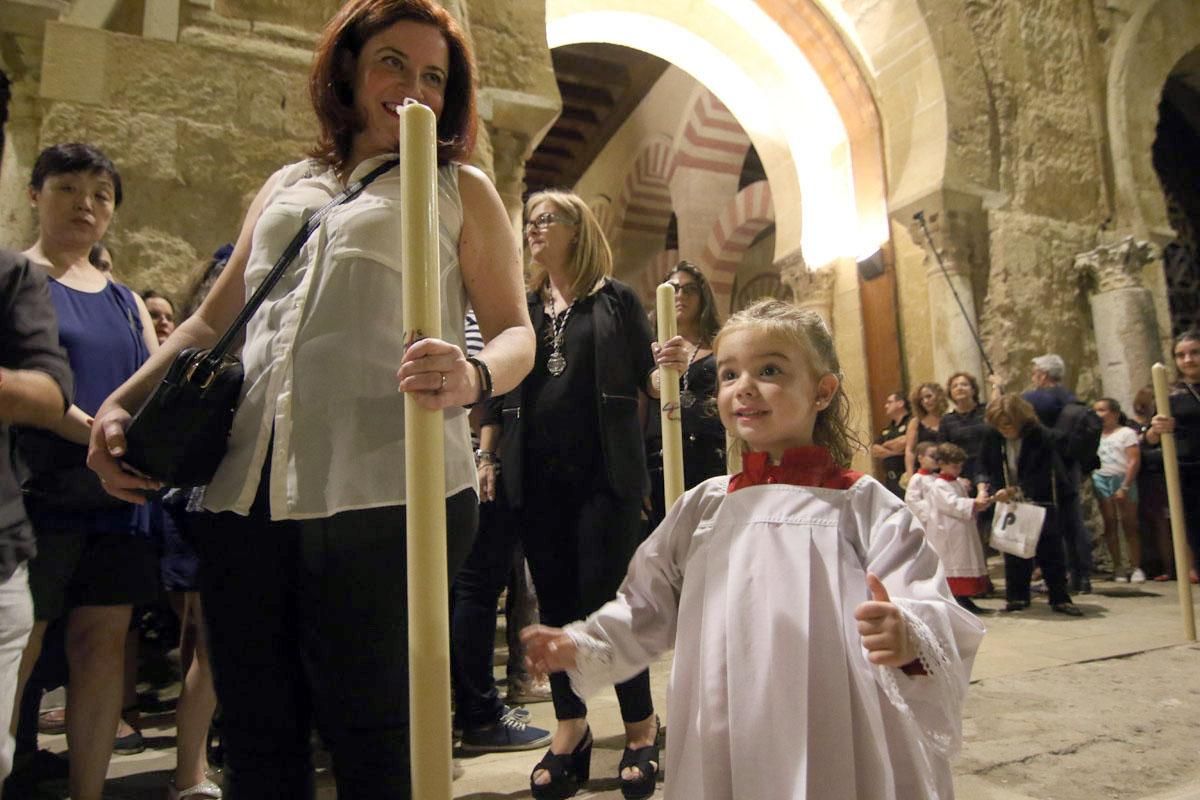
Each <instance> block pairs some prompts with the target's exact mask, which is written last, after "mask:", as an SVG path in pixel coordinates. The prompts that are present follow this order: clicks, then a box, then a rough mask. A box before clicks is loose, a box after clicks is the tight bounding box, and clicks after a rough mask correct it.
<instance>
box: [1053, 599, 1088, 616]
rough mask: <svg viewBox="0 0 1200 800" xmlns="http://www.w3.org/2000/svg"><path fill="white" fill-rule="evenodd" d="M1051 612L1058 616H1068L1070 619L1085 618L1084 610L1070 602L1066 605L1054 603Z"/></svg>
mask: <svg viewBox="0 0 1200 800" xmlns="http://www.w3.org/2000/svg"><path fill="white" fill-rule="evenodd" d="M1050 610H1051V611H1054V612H1056V613H1058V614H1066V615H1067V616H1068V617H1082V616H1083V609H1081V608H1080V607H1079V606H1077V605H1075V604H1074V603H1072V602H1069V601H1068V602H1066V603H1053V604H1051V606H1050Z"/></svg>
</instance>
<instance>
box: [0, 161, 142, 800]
mask: <svg viewBox="0 0 1200 800" xmlns="http://www.w3.org/2000/svg"><path fill="white" fill-rule="evenodd" d="M29 196H30V199H31V200H32V202H33V205H34V207H35V208H37V212H38V227H39V235H38V240H37V242H36V243H34V245H33V246H32V247H30V248H29V249H28V250H26V251H25V255H26V256H27V257H28V258H29V260H30V261H32V262H33V263H34V264H36V265H38V266H40V267H41V268H42V269H44V270H45V271H46V274H47V275H48V276H49V278H50V295H51V299H52V300H53V302H54V310H55V313H56V314H57V316H58V330H59V340H60V342H61V343H62V345H63V347H65V348H66V351H67V356H68V358H69V359H70V362H71V370H72V372H73V373H74V375H75V398H74V400H75V403H74V405H72V406H71V408H70V410H69V411H68V412H67V415H66V417H65V418H64V419H63V420H62V422H61V423H60V424H59V425H58V427H57V428H56V430H55V431H54V434H53V435H51V434H43V433H41V432H38V433H33V432H28V434H27V435H23V436H22V446H21V447H22V455H23V456H25V458H26V460H27V461H28V462H30V468H31V471H32V472H33V481H34V483H35V484H36V483H37V481H38V480H39V479H44V478H51V477H53V476H55V475H58V476H65V477H64V479H63V481H61V482H59V485H61V486H69V487H70V491H69V492H66V493H64V492H62V491H56V492H55V493H50V494H46V495H38V494H27V506H28V509H29V516H30V519H31V520H32V522H33V526H34V531H35V532H36V533H37V536H38V555H37V558H35V559H34V560H33V561H31V562H30V569H29V583H30V589H31V591H32V593H33V604H34V616H35V619H36V622H35V624H34V628H33V633H32V634H31V635H30V637H29V644H28V645H27V647H26V650H25V653H24V655H23V657H22V659H21V672H20V683H19V687H18V689H19V691H18V693H17V697H18V698H20V695H21V691H20V690H21V689H23V688H24V685H25V681H26V680H27V679H28V677H29V673H30V671H32V669H33V665H34V663H35V662H36V661H37V657H38V654H39V653H40V652H41V646H42V637H43V635H44V634H45V631H46V626H47V625H48V624H49V623H50V622H51V621H52V620H54V619H57V618H59V617H62V616H66V618H67V624H66V637H67V662H68V666H69V668H70V687H71V688H70V692H69V694H68V695H67V742H68V745H69V751H70V769H71V775H70V790H71V797H74V798H76V800H99V798H100V795H101V790H102V788H103V786H104V776H105V773H106V772H107V771H108V761H109V758H110V757H111V755H112V747H113V736H114V733H115V732H116V730H117V720H118V719H119V717H120V713H121V687H122V674H123V670H124V663H125V655H124V647H125V632H126V631H127V630H128V628H129V618H130V614H131V612H132V608H133V606H134V605H135V604H139V603H144V602H148V601H150V600H153V599H154V597H155V596H156V591H157V584H156V575H155V561H154V557H153V553H152V551H151V549H150V546H149V542H148V541H147V540H146V538H145V535H146V533H147V530H148V525H149V515H148V513H147V511H146V510H145V508H143V507H141V506H136V505H132V504H129V503H109V504H108V505H107V507H103V508H101V507H96V506H89V505H88V504H87V502H85V501H82V500H81V499H80V498H84V497H85V496H86V495H89V494H97V495H99V496H103V492H100V491H98V489H99V487H91V488H92V489H95V490H97V491H92V492H89V491H85V488H86V487H84V486H83V483H84V482H85V481H90V480H95V476H94V474H92V473H90V472H89V471H88V470H87V469H86V468H84V458H85V457H86V444H87V441H88V437H89V435H90V422H91V415H92V414H94V413H95V412H96V410H97V409H98V408H99V407H100V404H101V403H102V402H103V401H104V399H105V398H106V397H108V395H109V394H110V393H111V392H112V391H113V390H114V389H116V388H117V387H118V386H120V385H121V384H122V383H124V382H125V380H126V379H127V378H128V377H129V376H130V375H132V374H133V373H134V372H136V371H137V369H138V367H140V366H141V365H142V363H143V362H145V360H146V359H147V358H148V357H149V355H150V353H152V352H154V351H155V350H157V349H158V340H157V338H156V337H155V334H154V325H153V324H152V323H151V321H150V315H149V313H148V312H147V311H146V307H145V304H143V303H142V301H141V299H140V298H139V297H138V296H137V295H135V294H134V293H133V292H131V291H130V290H129V289H127V288H126V287H124V286H121V285H120V284H117V283H114V282H112V281H111V280H109V279H108V277H107V276H105V275H104V273H102V272H101V271H100V270H98V269H97V268H96V267H95V266H93V265H92V264H91V263H90V262H89V261H88V253H89V252H90V251H91V249H92V246H93V245H95V244H96V243H97V242H99V241H100V240H101V239H102V238H103V237H104V234H105V232H106V231H107V230H108V226H109V223H110V222H112V218H113V212H114V211H115V209H116V208H117V206H118V205H120V203H121V177H120V175H119V174H118V173H117V169H116V167H115V166H113V163H112V161H110V160H109V159H108V157H107V156H105V155H104V153H102V152H101V151H100V150H98V149H97V148H95V147H92V146H91V145H86V144H60V145H55V146H53V147H50V148H47V149H46V150H44V151H42V153H41V155H39V156H38V159H37V162H36V163H35V164H34V167H33V175H32V178H31V180H30V182H29ZM72 443H73V444H72ZM64 494H70V495H71V496H72V497H74V498H76V499H75V500H74V501H73V502H72V503H70V504H66V503H64V502H63V501H62V498H63V496H64Z"/></svg>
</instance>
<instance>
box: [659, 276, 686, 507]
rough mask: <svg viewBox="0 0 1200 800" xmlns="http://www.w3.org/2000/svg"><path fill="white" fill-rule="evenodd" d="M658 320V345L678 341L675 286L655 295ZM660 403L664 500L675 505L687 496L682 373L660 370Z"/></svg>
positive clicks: (663, 288) (660, 289)
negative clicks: (684, 481) (685, 485)
mask: <svg viewBox="0 0 1200 800" xmlns="http://www.w3.org/2000/svg"><path fill="white" fill-rule="evenodd" d="M655 300H656V316H657V317H658V343H659V344H665V343H666V341H667V340H668V339H673V338H675V335H676V325H675V287H674V286H672V285H671V284H669V283H664V284H661V285H660V286H659V287H658V291H657V293H656V295H655ZM658 375H659V404H660V407H661V409H662V411H661V413H662V459H663V499H664V500H665V502H666V507H667V508H670V507H671V506H672V505H674V503H675V501H676V500H678V499H679V496H680V495H681V494H683V421H682V409H681V408H680V406H679V373H678V372H677V371H676V370H674V369H670V368H666V369H660V370H659V371H658Z"/></svg>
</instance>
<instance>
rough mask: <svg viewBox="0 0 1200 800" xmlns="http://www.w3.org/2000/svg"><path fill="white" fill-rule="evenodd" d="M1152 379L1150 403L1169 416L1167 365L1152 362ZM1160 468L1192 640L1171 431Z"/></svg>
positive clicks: (1183, 533)
mask: <svg viewBox="0 0 1200 800" xmlns="http://www.w3.org/2000/svg"><path fill="white" fill-rule="evenodd" d="M1150 376H1151V378H1152V379H1153V382H1154V404H1155V405H1156V406H1157V407H1158V413H1159V414H1161V415H1162V416H1164V417H1168V416H1170V415H1171V399H1170V392H1169V391H1168V388H1167V368H1166V367H1164V366H1163V365H1162V364H1155V365H1154V366H1153V367H1151V368H1150ZM1162 453H1163V468H1164V469H1163V471H1164V472H1165V473H1166V478H1167V506H1168V507H1169V508H1170V510H1171V539H1172V541H1173V544H1174V550H1175V581H1176V584H1177V585H1178V587H1179V609H1180V611H1181V612H1182V614H1183V635H1184V636H1185V637H1186V638H1187V640H1188V641H1189V642H1194V641H1196V615H1195V611H1194V610H1193V608H1192V584H1191V583H1190V582H1189V581H1188V567H1189V566H1190V562H1189V560H1188V555H1187V554H1188V550H1187V524H1186V522H1185V521H1184V516H1183V492H1182V491H1181V487H1180V484H1179V458H1178V456H1177V455H1176V452H1175V434H1173V433H1164V434H1163V435H1162Z"/></svg>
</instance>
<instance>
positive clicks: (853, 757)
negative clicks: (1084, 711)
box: [523, 301, 983, 800]
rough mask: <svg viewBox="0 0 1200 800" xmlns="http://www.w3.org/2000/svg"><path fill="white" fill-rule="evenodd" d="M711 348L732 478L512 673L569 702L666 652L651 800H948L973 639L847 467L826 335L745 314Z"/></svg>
mask: <svg viewBox="0 0 1200 800" xmlns="http://www.w3.org/2000/svg"><path fill="white" fill-rule="evenodd" d="M715 349H716V355H717V375H718V399H717V403H718V409H719V411H720V416H721V421H722V423H723V424H724V425H725V427H726V429H727V430H728V431H729V432H730V433H732V434H733V435H734V436H735V437H736V438H737V439H738V440H739V444H740V445H741V446H742V449H743V453H744V455H743V464H744V470H743V471H742V472H741V473H739V474H738V475H736V476H733V477H732V478H730V477H728V476H723V477H717V478H711V479H709V480H707V481H705V482H704V483H701V484H700V485H698V486H696V487H695V488H693V489H692V490H690V491H688V492H687V493H686V494H684V496H683V497H682V498H680V500H679V501H678V502H676V503H675V505H674V507H673V508H672V509H671V511H670V513H669V514H668V515H667V517H666V519H665V520H664V521H663V523H662V525H660V526H659V527H658V529H657V530H656V531H655V532H654V533H653V534H652V535H651V536H650V538H649V539H647V540H646V542H645V543H643V545H642V546H641V548H640V549H639V550H638V552H637V554H636V555H635V556H634V559H633V561H632V562H631V564H630V567H629V572H628V575H627V576H626V579H625V582H624V583H623V584H622V586H621V589H620V591H619V592H618V595H617V597H616V599H614V600H613V601H611V602H609V603H607V604H606V605H605V606H603V607H602V608H601V609H600V610H599V611H597V612H596V613H594V614H592V615H591V616H590V617H588V619H587V620H585V621H582V622H578V623H573V624H572V625H570V626H568V628H567V629H566V630H563V629H554V628H545V627H542V626H533V627H531V628H528V629H526V630H525V632H524V633H523V639H524V641H525V643H526V647H527V651H526V652H527V659H528V661H529V664H530V666H531V667H532V668H534V669H535V670H538V671H559V670H566V671H567V672H568V674H569V676H570V679H571V685H572V688H573V689H574V691H576V692H577V693H578V694H579V695H580V696H581V697H586V696H588V695H589V694H591V693H592V692H595V691H598V690H599V689H600V688H602V687H605V686H609V685H611V684H612V683H613V681H615V680H622V679H623V678H624V677H627V676H630V675H634V674H636V673H637V672H639V671H640V670H642V669H643V668H645V666H646V665H647V664H649V663H650V662H651V661H653V660H654V659H655V658H656V657H658V656H659V655H660V654H661V653H663V652H665V651H666V650H669V649H670V648H672V647H674V648H675V659H674V666H673V668H672V677H671V684H670V685H671V689H670V692H669V696H668V703H667V716H668V721H669V723H670V728H671V730H670V736H669V737H668V741H667V753H666V765H665V766H666V769H665V772H666V797H667V798H668V800H734V798H737V800H802V799H803V798H811V799H812V800H817V799H818V798H820V800H862V799H864V798H869V799H870V800H915V799H917V798H920V800H935V799H940V798H950V797H952V796H953V786H952V783H951V777H950V758H951V757H952V756H953V755H954V753H955V752H956V751H957V749H958V747H959V742H960V740H961V728H962V724H961V723H962V720H961V715H962V704H963V700H964V697H965V695H966V691H967V683H968V679H969V676H970V671H971V664H972V661H973V660H974V656H975V651H976V649H977V648H978V646H979V642H980V639H981V638H982V636H983V628H982V626H981V625H980V624H979V622H978V621H976V620H975V618H974V617H972V616H971V615H970V614H969V613H967V612H966V611H964V610H963V609H962V608H960V607H959V606H958V605H957V604H956V603H955V602H954V599H953V597H952V596H951V594H950V590H949V588H948V587H947V585H946V579H945V575H944V572H943V570H942V566H941V561H940V559H939V558H938V556H937V554H936V553H935V552H934V550H933V548H931V547H930V546H929V545H928V543H927V542H926V541H925V537H924V534H923V532H922V530H921V528H920V526H919V525H914V524H913V516H912V514H911V512H910V511H909V510H908V508H907V507H905V505H904V504H903V502H901V501H900V500H899V498H897V497H896V496H895V495H893V494H892V493H891V492H889V491H888V490H887V489H886V488H884V487H883V485H882V484H880V483H878V482H877V481H875V480H874V479H873V478H871V477H868V476H863V475H860V474H858V473H855V472H851V471H849V470H848V469H846V465H847V464H848V463H849V461H850V456H851V444H850V441H851V435H850V434H849V432H848V426H847V411H848V409H847V398H846V394H845V392H844V390H843V388H842V386H841V383H840V371H839V366H838V361H837V356H836V354H835V353H834V351H833V343H832V339H831V337H830V335H829V331H828V329H827V328H826V327H825V325H824V323H823V322H822V321H821V319H820V317H818V316H817V315H816V314H814V313H812V312H807V311H802V310H799V309H797V308H795V307H794V306H791V305H790V304H786V303H781V302H778V301H763V302H760V303H756V304H754V305H753V306H751V307H750V308H748V309H746V310H745V311H742V312H739V313H738V314H736V315H734V316H733V318H731V319H730V321H729V322H728V323H727V324H726V326H725V328H724V330H723V331H722V332H721V334H720V336H719V337H718V339H717V341H716V348H715ZM656 767H657V764H656V763H650V764H647V765H646V768H649V769H654V768H656Z"/></svg>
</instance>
